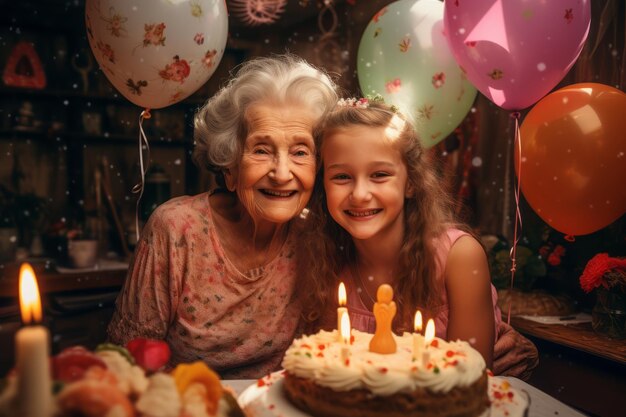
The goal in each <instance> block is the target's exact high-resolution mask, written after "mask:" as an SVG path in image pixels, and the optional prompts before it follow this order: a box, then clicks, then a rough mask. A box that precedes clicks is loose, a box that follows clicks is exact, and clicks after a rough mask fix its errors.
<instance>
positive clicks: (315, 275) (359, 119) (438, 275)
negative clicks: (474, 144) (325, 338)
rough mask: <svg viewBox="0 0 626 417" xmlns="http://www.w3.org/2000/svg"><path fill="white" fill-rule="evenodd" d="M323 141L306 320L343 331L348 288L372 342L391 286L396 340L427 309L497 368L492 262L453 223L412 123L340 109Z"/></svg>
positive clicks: (355, 107)
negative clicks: (340, 312) (341, 309)
mask: <svg viewBox="0 0 626 417" xmlns="http://www.w3.org/2000/svg"><path fill="white" fill-rule="evenodd" d="M316 140H317V144H316V145H317V146H318V149H320V158H321V161H320V170H319V172H318V178H317V181H316V189H315V190H314V193H313V197H312V200H311V205H310V212H309V215H308V217H309V219H310V222H311V223H310V229H309V233H310V236H307V237H306V239H302V242H305V244H304V245H303V247H304V249H305V252H306V253H305V256H303V259H304V261H303V262H304V265H303V266H304V267H303V268H302V274H304V275H305V279H303V280H302V281H303V282H304V283H305V285H308V286H310V287H309V288H307V289H306V290H305V292H304V294H306V296H307V300H306V301H307V303H306V305H307V311H308V315H307V316H306V317H305V318H307V319H308V320H309V321H313V322H314V324H315V325H316V327H321V328H327V329H332V328H334V327H336V306H337V285H338V283H339V282H340V281H343V282H345V284H346V287H347V290H348V303H347V307H348V311H349V313H350V319H351V324H352V327H353V328H356V329H359V330H361V331H367V332H371V333H373V332H374V329H375V320H374V316H373V314H372V306H373V304H374V302H375V301H376V300H375V297H376V291H377V288H378V287H379V286H380V285H381V284H385V283H386V284H390V285H391V286H392V287H393V289H394V300H395V301H396V303H397V305H398V313H397V315H396V318H395V319H394V331H395V332H396V333H401V332H403V331H413V319H414V315H415V312H416V310H417V309H420V310H421V311H422V314H424V315H425V320H426V319H428V318H433V319H434V320H435V328H436V334H437V336H438V337H441V338H444V339H447V340H456V339H462V340H466V341H469V342H470V343H471V344H472V345H473V347H474V348H476V349H477V350H478V351H479V352H480V353H481V354H482V355H483V357H484V358H485V361H486V363H487V366H488V367H491V364H492V357H493V347H494V339H495V333H496V332H495V328H496V327H495V326H496V324H497V322H499V321H500V311H499V309H498V308H497V306H496V293H495V289H494V288H493V287H492V286H491V281H490V275H489V267H488V263H487V257H486V254H485V251H484V250H483V247H482V246H481V244H480V243H479V242H478V241H477V240H476V239H475V238H474V237H473V236H472V235H470V234H469V233H468V232H466V231H463V227H462V226H460V225H458V224H457V223H456V222H455V221H454V218H453V211H452V204H451V200H450V197H448V195H447V194H446V192H445V191H444V190H443V188H442V187H441V183H440V181H439V179H438V177H437V175H436V173H435V172H434V170H433V166H432V165H431V162H430V161H429V158H428V157H427V155H426V154H425V152H424V149H423V147H422V146H421V144H420V141H419V138H418V136H417V133H416V132H415V130H414V129H413V127H412V126H411V125H410V123H408V122H407V120H406V119H405V118H404V117H403V116H402V115H401V114H399V113H398V112H397V111H396V110H395V108H393V107H390V106H387V105H385V104H383V103H381V102H380V101H373V100H369V101H368V100H367V99H360V100H355V99H348V100H341V101H340V102H339V103H338V105H337V107H336V108H335V110H334V111H333V112H331V114H330V115H329V116H328V118H327V119H326V121H325V123H324V124H323V126H322V128H321V129H320V132H319V134H318V135H317V137H316Z"/></svg>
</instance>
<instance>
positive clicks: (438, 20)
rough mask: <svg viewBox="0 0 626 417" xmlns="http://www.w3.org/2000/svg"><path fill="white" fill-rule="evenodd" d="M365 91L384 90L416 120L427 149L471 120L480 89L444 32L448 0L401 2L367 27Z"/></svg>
mask: <svg viewBox="0 0 626 417" xmlns="http://www.w3.org/2000/svg"><path fill="white" fill-rule="evenodd" d="M357 76H358V79H359V85H360V87H361V91H362V92H363V94H371V95H375V94H380V95H382V96H383V97H384V99H385V102H387V103H389V104H393V105H395V106H397V107H398V108H399V109H400V111H402V113H403V114H405V115H407V116H408V117H409V118H410V119H412V121H413V122H414V123H415V126H416V128H417V131H418V132H419V134H420V138H421V140H422V143H423V145H424V146H425V147H427V148H429V147H431V146H434V145H436V144H437V143H439V142H440V141H441V140H443V139H444V138H445V137H446V136H448V135H449V134H450V133H451V132H452V131H453V130H454V129H455V128H456V127H457V126H458V125H459V124H460V123H461V121H462V120H463V119H464V118H465V116H466V115H467V112H468V111H469V110H470V108H471V107H472V104H473V103H474V99H475V98H476V88H474V86H473V85H472V84H470V82H469V81H468V80H467V78H466V76H465V73H464V72H463V70H462V69H461V68H460V67H459V65H458V64H457V62H456V61H455V59H454V57H453V56H452V52H451V51H450V48H449V47H448V43H447V41H446V38H445V34H444V31H443V3H442V2H440V1H438V0H417V1H416V0H400V1H396V2H394V3H391V4H389V5H388V6H385V7H384V8H383V9H381V10H380V11H379V12H378V13H376V14H375V15H374V17H373V18H372V20H371V21H370V23H369V24H368V25H367V28H366V29H365V32H364V33H363V36H362V37H361V42H360V44H359V51H358V53H357Z"/></svg>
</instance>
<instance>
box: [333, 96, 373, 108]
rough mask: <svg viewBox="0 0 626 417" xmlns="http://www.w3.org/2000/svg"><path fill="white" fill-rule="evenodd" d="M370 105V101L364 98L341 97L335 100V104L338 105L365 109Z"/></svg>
mask: <svg viewBox="0 0 626 417" xmlns="http://www.w3.org/2000/svg"><path fill="white" fill-rule="evenodd" d="M369 105H370V102H369V100H368V99H366V98H363V97H362V98H358V99H357V98H354V97H350V98H342V99H340V100H339V101H338V102H337V106H339V107H356V108H359V109H367V108H368V107H369Z"/></svg>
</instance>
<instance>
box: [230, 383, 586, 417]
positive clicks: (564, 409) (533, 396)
mask: <svg viewBox="0 0 626 417" xmlns="http://www.w3.org/2000/svg"><path fill="white" fill-rule="evenodd" d="M500 378H503V379H506V380H507V381H509V382H510V383H511V385H512V386H513V388H515V389H518V390H520V391H526V392H527V393H528V395H529V396H530V410H529V413H528V415H529V416H532V417H555V416H558V417H584V414H581V413H580V412H578V411H576V410H575V409H573V408H571V407H569V406H567V405H565V404H563V403H562V402H560V401H559V400H557V399H556V398H554V397H551V396H549V395H548V394H546V393H545V392H543V391H540V390H538V389H537V388H535V387H533V386H532V385H529V384H527V383H526V382H524V381H522V380H521V379H518V378H513V377H500ZM222 383H223V384H224V385H226V386H229V387H231V388H232V389H233V390H234V391H235V392H236V393H237V395H239V394H241V393H242V392H243V391H244V390H245V389H246V388H247V387H248V386H250V385H252V384H255V383H256V379H228V380H224V381H222Z"/></svg>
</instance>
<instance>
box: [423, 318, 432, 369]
mask: <svg viewBox="0 0 626 417" xmlns="http://www.w3.org/2000/svg"><path fill="white" fill-rule="evenodd" d="M434 338H435V322H434V321H433V319H428V323H426V331H425V332H424V342H425V343H424V352H423V353H422V366H423V367H424V368H426V367H427V366H428V362H429V361H430V352H429V351H428V346H430V343H431V342H432V341H433V339H434Z"/></svg>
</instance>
